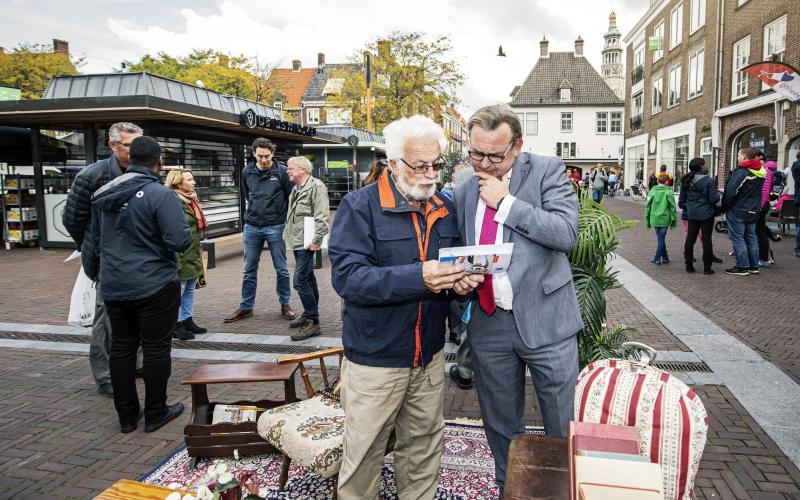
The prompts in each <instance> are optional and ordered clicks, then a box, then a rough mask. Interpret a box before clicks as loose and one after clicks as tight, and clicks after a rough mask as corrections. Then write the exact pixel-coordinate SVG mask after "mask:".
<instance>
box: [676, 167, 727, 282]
mask: <svg viewBox="0 0 800 500" xmlns="http://www.w3.org/2000/svg"><path fill="white" fill-rule="evenodd" d="M719 201H720V194H719V191H718V190H717V183H716V181H715V180H714V178H713V177H711V176H710V175H708V165H706V162H705V160H703V159H702V158H694V159H692V161H690V162H689V173H687V174H686V175H684V176H683V177H682V178H681V194H680V196H679V199H678V206H679V207H681V208H682V209H683V210H684V213H685V214H686V218H687V220H688V223H687V230H686V241H685V242H684V244H683V260H684V262H686V272H687V273H693V272H695V270H694V244H695V242H696V241H697V235H698V233H700V234H701V238H702V242H703V274H713V273H714V270H713V269H711V264H712V262H713V259H714V248H713V246H712V242H711V235H712V234H713V232H714V215H715V213H716V207H717V204H718V203H719Z"/></svg>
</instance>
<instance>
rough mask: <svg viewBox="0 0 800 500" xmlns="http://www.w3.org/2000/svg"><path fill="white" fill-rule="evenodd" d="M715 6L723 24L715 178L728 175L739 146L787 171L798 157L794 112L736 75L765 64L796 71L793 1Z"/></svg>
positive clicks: (797, 25)
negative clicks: (759, 153) (720, 11)
mask: <svg viewBox="0 0 800 500" xmlns="http://www.w3.org/2000/svg"><path fill="white" fill-rule="evenodd" d="M720 1H721V3H722V4H723V6H722V9H723V15H722V19H723V23H724V31H723V34H722V47H721V49H722V52H721V54H722V55H721V62H722V64H721V77H720V88H719V105H718V108H719V109H718V110H717V112H716V116H717V118H718V120H717V122H718V130H719V144H718V146H719V148H720V151H719V167H720V169H719V173H720V178H721V179H724V178H725V177H726V175H727V173H728V172H730V170H731V168H732V167H733V166H734V164H735V162H736V151H737V150H738V149H739V148H741V147H745V146H753V147H756V148H758V149H761V150H763V151H764V153H765V156H766V157H767V158H770V159H773V160H776V161H777V162H778V166H779V168H784V167H786V166H789V165H791V163H792V161H794V160H795V157H796V155H797V153H798V151H800V108H798V106H797V105H796V104H792V103H791V102H789V101H788V100H786V99H784V98H782V97H781V96H780V95H779V94H778V93H776V92H774V91H773V90H771V89H770V88H768V87H764V86H762V84H761V82H759V81H758V80H757V79H755V78H753V77H750V76H748V75H747V74H746V73H744V72H742V71H738V70H739V68H742V67H744V66H747V65H748V64H752V63H755V62H759V61H769V60H772V61H783V62H785V63H788V64H790V65H792V66H794V67H797V66H800V10H798V3H797V0H720ZM776 125H777V126H776ZM790 177H791V176H790Z"/></svg>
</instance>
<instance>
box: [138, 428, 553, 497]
mask: <svg viewBox="0 0 800 500" xmlns="http://www.w3.org/2000/svg"><path fill="white" fill-rule="evenodd" d="M528 432H532V433H541V432H542V431H541V430H529V431H528ZM191 462H192V459H191V458H190V457H189V456H188V455H187V454H186V449H185V448H181V449H179V450H178V451H176V452H175V453H173V454H172V455H171V456H169V457H167V459H166V460H164V461H163V462H162V463H161V464H160V465H158V466H157V467H156V468H155V469H153V470H152V471H150V473H148V474H147V475H146V476H144V477H143V478H142V479H140V481H143V482H145V483H152V484H158V485H160V486H167V487H170V488H182V489H187V490H190V491H194V490H195V489H196V487H197V486H198V483H199V481H200V480H201V479H202V478H203V477H204V476H205V475H206V471H207V470H208V467H209V466H210V465H211V464H212V461H211V460H203V461H201V462H200V463H199V464H198V465H197V468H196V469H194V470H192V469H191V468H190V465H191ZM224 462H225V463H226V464H227V465H228V468H229V469H232V470H233V471H234V474H235V475H236V476H237V477H238V475H239V474H240V473H243V472H250V473H251V474H252V476H253V478H254V480H255V482H256V484H257V485H258V487H259V488H263V487H266V488H268V489H269V495H268V496H267V498H314V499H319V500H322V499H328V498H333V485H334V479H320V478H319V477H318V476H315V475H311V474H308V473H306V471H305V469H303V468H302V467H301V466H298V465H295V464H294V463H292V466H291V468H290V470H289V483H288V485H287V487H286V491H283V492H278V491H277V488H278V476H279V475H280V471H281V456H280V455H277V454H274V455H253V456H248V457H241V458H240V459H239V460H238V461H237V460H234V459H233V458H228V459H224ZM380 488H381V492H380V497H381V498H385V499H396V498H397V488H396V486H395V482H394V464H393V455H391V454H389V455H387V456H386V460H385V461H384V464H383V472H382V474H381V486H380ZM498 493H499V491H498V488H497V484H496V483H495V482H494V459H493V457H492V452H491V450H490V449H489V444H488V443H487V442H486V434H484V432H483V428H482V427H479V426H473V425H461V424H447V425H446V426H445V430H444V444H443V453H442V465H441V467H440V468H439V489H438V491H437V494H436V498H437V499H453V500H455V499H464V500H467V499H474V498H497V495H498Z"/></svg>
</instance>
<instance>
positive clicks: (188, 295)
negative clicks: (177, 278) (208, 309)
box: [178, 278, 197, 321]
mask: <svg viewBox="0 0 800 500" xmlns="http://www.w3.org/2000/svg"><path fill="white" fill-rule="evenodd" d="M180 283H181V308H180V309H178V321H183V320H185V319H186V318H191V317H192V309H193V308H194V287H195V285H197V278H192V279H190V280H182V281H181V282H180Z"/></svg>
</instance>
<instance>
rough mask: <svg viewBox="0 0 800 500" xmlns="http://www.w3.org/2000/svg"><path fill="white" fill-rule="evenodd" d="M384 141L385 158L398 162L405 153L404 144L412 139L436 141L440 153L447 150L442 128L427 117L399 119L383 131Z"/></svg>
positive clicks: (417, 116) (418, 116)
mask: <svg viewBox="0 0 800 500" xmlns="http://www.w3.org/2000/svg"><path fill="white" fill-rule="evenodd" d="M383 137H384V139H385V140H386V158H387V159H389V160H399V159H400V158H402V157H403V154H404V153H405V148H406V143H407V142H408V141H409V140H412V139H418V140H420V139H421V140H429V141H436V142H438V143H439V149H440V150H441V152H442V153H444V152H445V151H446V150H447V138H446V137H445V135H444V130H443V129H442V127H440V126H439V125H437V124H436V123H435V122H434V121H433V120H431V119H430V118H428V117H427V116H422V115H414V116H412V117H410V118H400V119H398V120H395V121H393V122H392V123H390V124H389V125H386V127H384V129H383Z"/></svg>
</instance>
